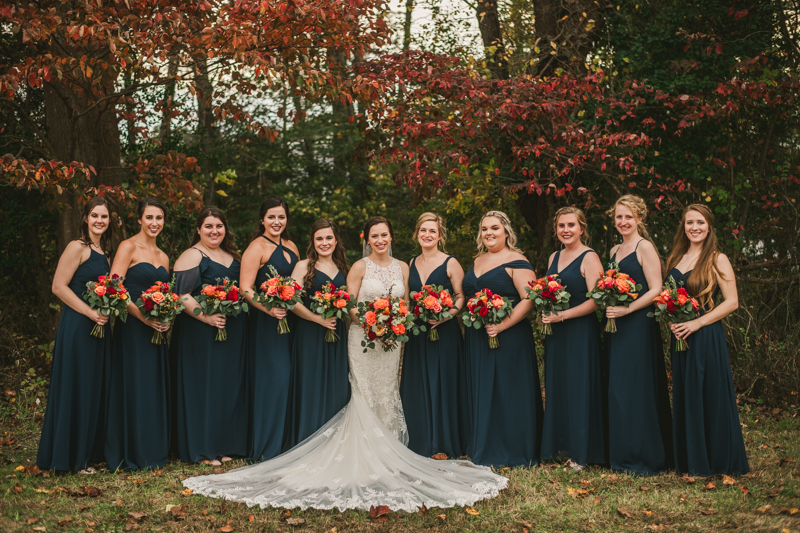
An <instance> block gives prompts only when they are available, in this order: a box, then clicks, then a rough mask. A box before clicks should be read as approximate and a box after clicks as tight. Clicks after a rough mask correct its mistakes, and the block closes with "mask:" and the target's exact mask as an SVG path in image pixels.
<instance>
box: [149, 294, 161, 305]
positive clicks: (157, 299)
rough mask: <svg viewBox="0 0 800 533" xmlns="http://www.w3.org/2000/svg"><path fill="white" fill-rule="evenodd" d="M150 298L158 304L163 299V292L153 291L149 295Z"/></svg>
mask: <svg viewBox="0 0 800 533" xmlns="http://www.w3.org/2000/svg"><path fill="white" fill-rule="evenodd" d="M150 299H151V300H153V302H154V303H157V304H160V303H162V302H163V301H164V294H163V293H161V292H154V293H153V294H151V295H150Z"/></svg>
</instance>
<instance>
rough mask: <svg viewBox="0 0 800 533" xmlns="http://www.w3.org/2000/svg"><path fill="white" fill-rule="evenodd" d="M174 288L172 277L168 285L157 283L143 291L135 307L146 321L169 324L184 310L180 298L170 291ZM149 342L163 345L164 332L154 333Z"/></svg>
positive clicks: (165, 338)
mask: <svg viewBox="0 0 800 533" xmlns="http://www.w3.org/2000/svg"><path fill="white" fill-rule="evenodd" d="M174 286H175V278H174V277H173V279H172V281H171V282H170V283H164V282H163V281H160V282H157V283H156V284H155V285H153V286H152V287H150V288H149V289H147V290H146V291H144V292H143V293H142V295H141V296H140V297H139V299H138V300H136V307H138V308H139V310H140V311H141V312H142V314H143V315H144V317H145V318H146V319H150V318H152V319H153V320H156V321H157V322H161V323H162V324H169V323H170V322H172V321H173V320H174V319H175V317H176V316H178V315H179V314H180V313H181V312H182V311H183V310H184V309H186V307H185V306H184V305H183V303H182V300H181V298H180V296H178V295H177V294H175V292H174V291H173V290H172V288H173V287H174ZM150 342H152V343H153V344H164V343H165V342H167V334H166V332H161V331H155V332H154V333H153V337H152V338H151V339H150Z"/></svg>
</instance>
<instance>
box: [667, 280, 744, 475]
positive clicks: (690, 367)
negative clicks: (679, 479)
mask: <svg viewBox="0 0 800 533" xmlns="http://www.w3.org/2000/svg"><path fill="white" fill-rule="evenodd" d="M690 272H691V270H690V271H689V272H687V273H685V274H684V273H682V272H681V271H680V270H678V269H677V268H673V269H672V270H671V271H670V275H671V276H672V277H673V278H674V279H675V282H676V283H678V284H679V286H680V283H681V282H683V286H684V287H685V286H686V282H687V280H688V279H689V273H690ZM686 343H687V344H688V345H689V348H688V349H687V350H686V351H682V352H678V351H676V350H675V335H672V410H673V420H672V427H673V438H674V443H675V470H677V471H678V473H686V474H692V475H696V476H703V477H706V476H714V475H721V474H727V475H732V476H736V475H741V474H746V473H748V472H749V471H750V465H749V464H748V462H747V451H746V450H745V447H744V439H743V437H742V426H741V422H740V421H739V412H738V410H737V408H736V391H735V389H734V388H733V375H732V374H731V364H730V360H729V358H728V344H727V342H726V341H725V330H724V329H723V327H722V321H721V320H718V321H717V322H714V323H713V324H709V325H708V326H703V327H702V328H700V329H698V330H697V331H695V332H694V333H692V334H691V335H689V336H688V337H687V338H686Z"/></svg>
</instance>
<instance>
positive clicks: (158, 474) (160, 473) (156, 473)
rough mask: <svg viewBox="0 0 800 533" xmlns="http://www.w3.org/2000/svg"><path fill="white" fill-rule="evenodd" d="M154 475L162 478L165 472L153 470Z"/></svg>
mask: <svg viewBox="0 0 800 533" xmlns="http://www.w3.org/2000/svg"><path fill="white" fill-rule="evenodd" d="M152 474H153V475H154V476H156V477H161V476H162V475H164V472H162V471H161V470H153V472H152Z"/></svg>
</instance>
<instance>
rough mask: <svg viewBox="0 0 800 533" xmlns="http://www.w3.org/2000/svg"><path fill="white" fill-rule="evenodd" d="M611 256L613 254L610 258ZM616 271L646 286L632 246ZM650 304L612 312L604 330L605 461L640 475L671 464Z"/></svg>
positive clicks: (665, 394) (662, 369) (662, 371)
mask: <svg viewBox="0 0 800 533" xmlns="http://www.w3.org/2000/svg"><path fill="white" fill-rule="evenodd" d="M639 242H641V241H639ZM638 247H639V245H638V244H637V245H636V248H638ZM615 260H616V255H614V257H612V258H611V262H612V263H613V262H614V261H615ZM609 268H611V265H609ZM619 271H620V272H623V273H625V274H628V275H629V276H630V277H631V278H633V280H634V281H636V283H639V284H641V286H642V290H641V291H640V292H639V294H644V293H646V292H647V291H649V290H650V287H649V286H648V284H647V278H645V275H644V270H643V269H642V265H640V264H639V260H638V259H637V257H636V250H635V249H634V251H633V253H631V254H630V255H627V256H626V257H624V258H623V259H622V261H620V262H619ZM652 307H653V306H652V305H649V306H647V307H644V308H643V309H639V310H638V311H635V312H633V313H631V314H629V315H626V316H623V317H620V318H617V331H616V333H606V335H605V340H606V350H607V354H608V355H607V356H608V365H609V376H608V415H607V416H608V420H609V424H608V455H609V463H610V465H611V468H612V469H614V470H619V471H623V472H630V473H636V474H644V475H655V474H659V473H661V472H663V471H665V470H668V469H670V468H672V464H673V462H672V415H671V413H670V407H669V391H668V389H667V371H666V365H665V363H664V352H663V349H662V344H661V331H660V329H659V326H658V323H657V322H656V321H654V320H653V319H652V318H648V317H647V313H648V312H651V311H652V310H653V308H652Z"/></svg>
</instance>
